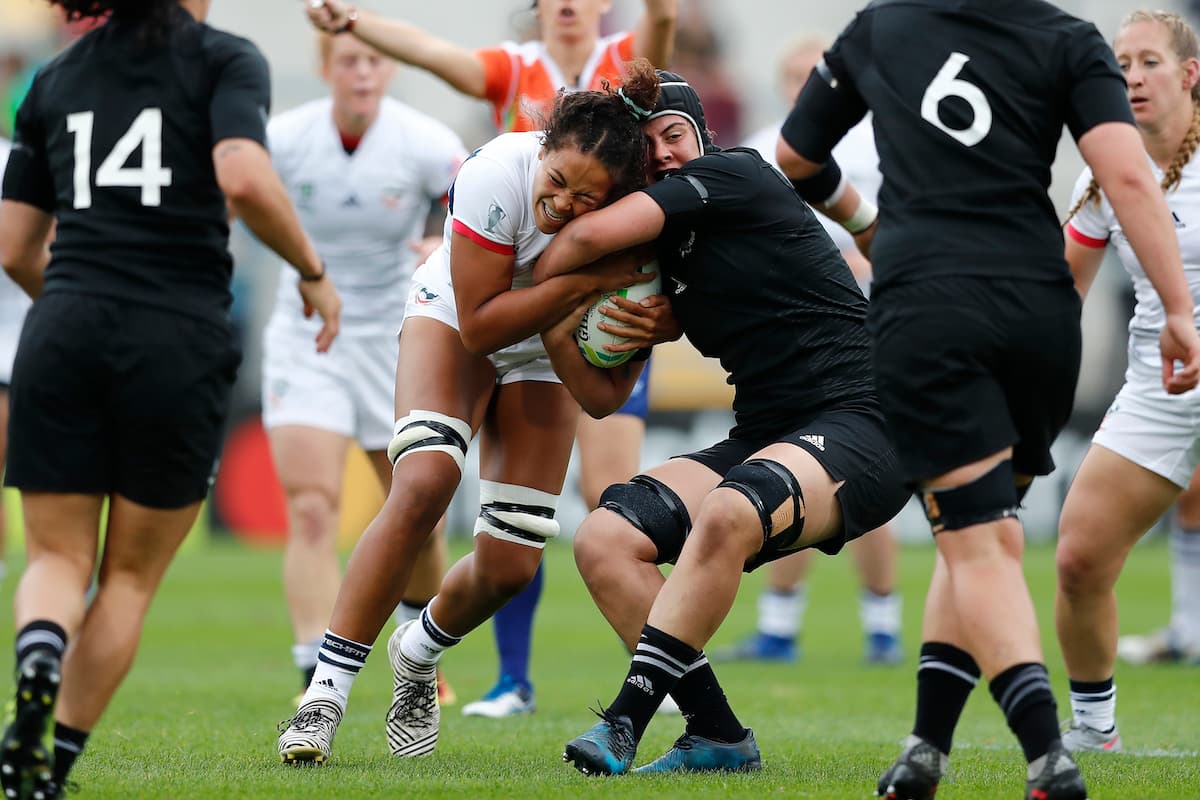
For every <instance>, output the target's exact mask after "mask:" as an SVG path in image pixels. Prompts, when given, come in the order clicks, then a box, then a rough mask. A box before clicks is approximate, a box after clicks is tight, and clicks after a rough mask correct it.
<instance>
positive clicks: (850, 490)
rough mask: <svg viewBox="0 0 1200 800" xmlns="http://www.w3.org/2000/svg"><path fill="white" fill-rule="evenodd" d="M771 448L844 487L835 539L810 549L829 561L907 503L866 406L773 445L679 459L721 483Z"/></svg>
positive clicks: (882, 428) (831, 415)
mask: <svg viewBox="0 0 1200 800" xmlns="http://www.w3.org/2000/svg"><path fill="white" fill-rule="evenodd" d="M777 442H786V443H788V444H793V445H796V446H797V447H802V448H803V449H805V450H807V451H808V452H809V453H810V454H812V457H813V458H815V459H816V460H817V462H818V463H820V465H821V466H822V467H824V468H825V471H826V472H828V473H829V475H830V477H832V478H833V479H834V480H835V481H844V483H842V486H841V488H839V489H838V491H837V495H836V497H837V501H838V505H839V506H840V507H841V510H842V531H841V534H840V535H838V536H833V537H831V538H829V539H825V540H824V541H821V542H817V543H816V544H814V545H812V546H813V547H815V548H817V549H818V550H820V551H821V552H823V553H829V554H830V555H833V554H834V553H837V552H838V551H839V550H841V549H842V547H844V546H845V544H846V542H849V541H853V540H854V539H857V538H858V537H860V536H862V535H863V534H864V533H869V532H871V531H873V530H875V529H876V528H878V527H880V526H881V525H884V524H885V523H887V522H888V521H889V520H891V519H892V518H893V517H895V516H896V515H897V514H899V513H900V509H902V508H904V504H905V503H906V502H907V501H908V498H909V497H911V493H910V492H909V491H908V489H906V488H905V486H904V483H903V481H902V480H901V478H900V465H899V462H898V461H897V459H896V451H895V449H894V448H893V447H892V442H891V440H890V439H889V437H888V433H887V426H886V424H885V423H884V420H883V415H882V414H881V413H880V412H879V411H878V410H877V409H875V408H874V407H871V406H863V407H842V408H838V409H835V410H831V411H827V412H825V413H823V414H821V415H819V416H817V417H814V418H813V419H812V420H810V421H809V422H808V423H806V424H804V425H802V426H800V427H799V428H797V429H796V430H794V431H792V432H790V433H787V434H785V435H783V436H780V437H778V438H775V439H766V440H751V439H726V440H725V441H723V442H717V443H716V444H714V445H713V446H712V447H708V448H705V449H704V450H700V451H698V452H695V453H688V454H685V455H682V456H679V458H688V459H691V460H692V461H698V462H699V463H701V464H703V465H704V466H706V467H708V468H709V469H711V470H712V471H713V472H715V473H717V474H718V475H721V476H722V477H724V476H725V474H726V473H728V472H729V470H731V469H733V468H734V467H735V466H737V465H738V464H741V463H742V462H744V461H745V460H746V459H747V458H749V457H750V456H752V455H754V454H755V453H757V452H758V451H759V450H762V449H763V448H764V447H767V446H768V445H771V444H775V443H777ZM802 488H803V487H802ZM764 563H765V562H764Z"/></svg>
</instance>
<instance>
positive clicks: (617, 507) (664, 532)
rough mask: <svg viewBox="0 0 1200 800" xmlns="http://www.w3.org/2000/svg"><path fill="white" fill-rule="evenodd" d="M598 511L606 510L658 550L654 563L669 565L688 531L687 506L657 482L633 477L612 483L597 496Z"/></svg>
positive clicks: (689, 524) (652, 479)
mask: <svg viewBox="0 0 1200 800" xmlns="http://www.w3.org/2000/svg"><path fill="white" fill-rule="evenodd" d="M600 508H607V509H608V510H609V511H611V512H613V513H614V514H618V515H620V516H621V517H623V518H624V519H625V520H626V521H627V522H629V524H631V525H633V527H635V528H637V529H638V530H639V531H641V532H642V533H644V534H646V536H647V538H649V539H650V541H651V542H653V543H654V546H655V547H656V548H658V557H657V558H655V560H654V563H656V564H672V563H674V562H675V559H677V558H679V554H680V553H681V552H682V551H683V543H684V541H685V540H686V539H687V535H688V532H689V531H691V529H692V517H691V515H690V514H688V510H687V506H685V505H684V504H683V501H682V500H680V499H679V495H677V494H675V492H674V491H672V489H671V487H669V486H667V485H666V484H665V483H663V482H662V481H660V480H657V479H655V478H651V477H650V476H649V475H634V476H633V477H632V478H630V479H629V482H628V483H615V484H613V485H612V486H610V487H608V488H607V489H605V490H604V493H603V494H601V495H600Z"/></svg>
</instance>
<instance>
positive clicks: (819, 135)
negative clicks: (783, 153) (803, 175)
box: [779, 14, 867, 164]
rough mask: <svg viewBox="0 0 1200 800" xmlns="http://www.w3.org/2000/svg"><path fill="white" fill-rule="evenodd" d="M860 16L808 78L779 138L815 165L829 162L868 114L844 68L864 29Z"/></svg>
mask: <svg viewBox="0 0 1200 800" xmlns="http://www.w3.org/2000/svg"><path fill="white" fill-rule="evenodd" d="M864 19H865V15H864V14H859V15H858V16H857V17H855V18H854V21H853V22H851V23H850V25H849V26H848V27H847V28H846V30H844V31H843V32H842V35H841V36H839V37H838V38H837V41H836V42H834V43H833V46H832V47H830V48H829V50H827V51H826V52H825V56H824V58H823V59H822V60H821V61H820V62H819V63H818V64H817V66H816V67H815V68H814V69H813V71H812V74H811V75H809V76H808V82H807V83H805V84H804V88H803V89H801V90H800V95H799V96H798V97H797V98H796V104H795V105H794V106H793V107H792V111H791V113H790V114H788V117H787V119H786V120H784V123H783V128H782V129H781V130H780V132H779V135H780V136H781V137H783V140H784V141H785V142H787V143H788V145H789V146H790V147H791V148H792V149H793V150H795V151H796V152H797V153H799V154H800V155H802V156H804V157H805V158H807V159H808V160H809V161H812V162H814V163H816V164H824V163H825V162H826V161H828V160H829V154H830V153H831V152H833V147H834V145H836V144H837V143H838V142H840V141H841V140H842V137H843V136H845V135H846V132H847V131H849V130H850V129H851V128H853V127H854V126H855V125H857V124H858V123H859V121H860V120H862V118H863V117H864V116H866V113H867V104H866V102H865V101H864V100H863V99H862V96H861V95H859V93H858V89H856V88H855V86H854V79H853V77H852V76H851V74H850V69H849V67H848V64H847V59H848V55H849V53H848V51H849V50H850V49H851V48H852V47H853V39H854V37H855V35H856V34H858V35H862V34H861V29H863V28H864V27H866V26H867V23H866V22H865V21H864Z"/></svg>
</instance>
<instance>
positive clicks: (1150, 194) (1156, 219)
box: [1104, 170, 1194, 317]
mask: <svg viewBox="0 0 1200 800" xmlns="http://www.w3.org/2000/svg"><path fill="white" fill-rule="evenodd" d="M1150 175H1151V174H1150V172H1149V170H1146V176H1147V178H1148V179H1147V180H1140V181H1133V180H1130V181H1120V182H1117V184H1116V185H1115V186H1110V187H1105V189H1104V193H1105V195H1106V196H1107V197H1108V200H1109V203H1110V204H1111V205H1112V208H1113V211H1114V212H1115V213H1116V215H1117V220H1118V221H1119V222H1120V223H1121V229H1122V231H1124V233H1125V236H1126V238H1128V239H1129V244H1130V246H1131V247H1132V248H1133V252H1134V253H1135V254H1136V255H1137V258H1138V262H1139V263H1140V264H1141V265H1142V269H1143V270H1144V271H1145V273H1146V277H1147V278H1148V279H1149V280H1150V283H1151V284H1152V285H1153V286H1154V289H1155V291H1157V292H1158V296H1159V297H1160V298H1161V299H1162V303H1163V308H1164V310H1165V311H1166V313H1167V314H1168V315H1174V314H1180V315H1186V316H1189V317H1190V316H1191V315H1192V313H1193V305H1194V304H1193V301H1192V294H1191V290H1190V289H1189V287H1188V283H1187V278H1186V277H1185V275H1184V272H1183V260H1182V257H1181V256H1180V253H1179V239H1178V237H1177V236H1176V233H1175V225H1174V224H1173V222H1172V219H1171V212H1170V210H1169V209H1168V208H1167V204H1166V201H1165V200H1164V199H1163V195H1162V189H1160V188H1159V186H1158V185H1157V183H1155V182H1154V181H1153V178H1152V177H1150ZM1114 192H1115V195H1114Z"/></svg>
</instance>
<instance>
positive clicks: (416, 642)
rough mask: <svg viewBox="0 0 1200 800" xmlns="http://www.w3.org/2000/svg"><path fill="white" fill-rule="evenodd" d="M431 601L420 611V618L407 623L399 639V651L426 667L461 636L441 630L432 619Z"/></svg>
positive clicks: (434, 662)
mask: <svg viewBox="0 0 1200 800" xmlns="http://www.w3.org/2000/svg"><path fill="white" fill-rule="evenodd" d="M432 607H433V601H432V600H430V601H429V604H428V605H427V606H425V608H424V609H422V611H421V619H420V620H418V621H417V622H416V623H415V624H412V625H409V626H408V630H406V631H405V632H404V637H403V638H402V639H401V640H400V652H401V653H403V654H404V655H405V657H407V658H408V659H409V660H410V661H412V662H413V663H414V664H416V665H418V666H422V667H428V666H430V665H432V664H436V663H437V662H438V659H440V658H441V657H442V653H444V652H446V651H447V650H449V649H450V648H451V647H454V645H456V644H458V643H459V642H461V641H462V637H461V636H452V635H451V634H449V633H446V632H445V631H444V630H442V628H441V626H439V625H438V624H437V623H436V622H435V621H434V619H433V615H432V614H431V613H430V611H429V609H431V608H432Z"/></svg>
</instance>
